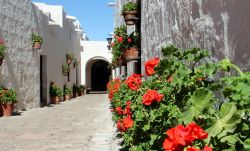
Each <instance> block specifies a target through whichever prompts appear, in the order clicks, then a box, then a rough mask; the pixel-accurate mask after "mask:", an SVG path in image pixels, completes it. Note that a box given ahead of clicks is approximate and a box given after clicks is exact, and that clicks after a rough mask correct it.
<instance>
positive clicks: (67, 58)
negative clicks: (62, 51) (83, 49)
mask: <svg viewBox="0 0 250 151" xmlns="http://www.w3.org/2000/svg"><path fill="white" fill-rule="evenodd" d="M72 59H73V54H72V53H66V60H67V63H68V64H71V62H72Z"/></svg>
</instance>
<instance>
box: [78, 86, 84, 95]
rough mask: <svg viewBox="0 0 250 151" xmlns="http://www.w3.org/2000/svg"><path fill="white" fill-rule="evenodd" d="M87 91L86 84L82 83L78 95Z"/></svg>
mask: <svg viewBox="0 0 250 151" xmlns="http://www.w3.org/2000/svg"><path fill="white" fill-rule="evenodd" d="M84 91H85V85H80V86H79V89H78V95H79V96H83V95H84Z"/></svg>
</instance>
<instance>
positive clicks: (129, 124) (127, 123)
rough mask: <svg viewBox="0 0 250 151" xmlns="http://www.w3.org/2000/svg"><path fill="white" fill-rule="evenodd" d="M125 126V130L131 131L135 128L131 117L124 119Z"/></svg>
mask: <svg viewBox="0 0 250 151" xmlns="http://www.w3.org/2000/svg"><path fill="white" fill-rule="evenodd" d="M123 124H124V127H125V128H127V129H129V128H131V127H132V126H133V124H134V121H133V120H132V119H131V117H129V116H127V117H125V118H124V119H123Z"/></svg>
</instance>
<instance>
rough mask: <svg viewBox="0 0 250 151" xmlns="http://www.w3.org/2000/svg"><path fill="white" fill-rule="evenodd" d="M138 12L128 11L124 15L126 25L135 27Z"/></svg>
mask: <svg viewBox="0 0 250 151" xmlns="http://www.w3.org/2000/svg"><path fill="white" fill-rule="evenodd" d="M137 14H138V11H127V12H124V13H123V16H124V20H125V22H126V25H134V24H135V22H136V20H137Z"/></svg>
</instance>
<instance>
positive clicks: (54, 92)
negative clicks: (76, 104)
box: [49, 82, 63, 104]
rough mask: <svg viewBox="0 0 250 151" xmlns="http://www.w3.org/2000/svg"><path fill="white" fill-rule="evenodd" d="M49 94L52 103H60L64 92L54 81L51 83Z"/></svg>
mask: <svg viewBox="0 0 250 151" xmlns="http://www.w3.org/2000/svg"><path fill="white" fill-rule="evenodd" d="M49 94H50V100H51V101H50V102H51V104H59V101H60V97H61V96H62V94H63V92H62V90H61V89H60V88H59V87H58V86H57V85H56V84H55V83H54V82H51V83H50V88H49Z"/></svg>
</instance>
